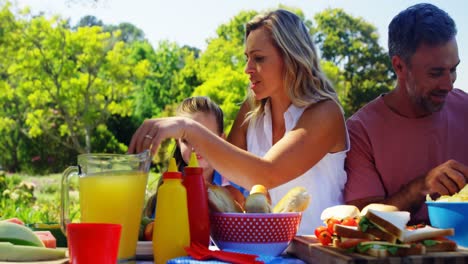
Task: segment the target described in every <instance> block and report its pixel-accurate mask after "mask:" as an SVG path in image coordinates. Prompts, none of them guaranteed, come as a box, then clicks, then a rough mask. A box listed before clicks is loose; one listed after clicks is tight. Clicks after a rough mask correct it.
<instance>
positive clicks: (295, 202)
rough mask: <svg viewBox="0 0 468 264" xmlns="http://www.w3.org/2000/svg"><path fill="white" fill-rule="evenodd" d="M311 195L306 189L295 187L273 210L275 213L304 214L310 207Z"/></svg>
mask: <svg viewBox="0 0 468 264" xmlns="http://www.w3.org/2000/svg"><path fill="white" fill-rule="evenodd" d="M309 203H310V195H309V194H308V193H307V190H306V189H305V188H304V187H294V188H292V189H291V190H289V192H288V193H286V195H285V196H283V198H281V200H280V201H279V202H278V203H277V204H276V206H275V207H274V208H273V213H287V212H302V211H304V210H305V209H307V207H308V206H309Z"/></svg>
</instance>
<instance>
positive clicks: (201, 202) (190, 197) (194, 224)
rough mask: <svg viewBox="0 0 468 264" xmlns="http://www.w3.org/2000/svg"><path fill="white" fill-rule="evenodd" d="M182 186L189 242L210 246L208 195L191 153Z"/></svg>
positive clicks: (194, 155) (193, 155)
mask: <svg viewBox="0 0 468 264" xmlns="http://www.w3.org/2000/svg"><path fill="white" fill-rule="evenodd" d="M184 174H185V178H184V185H185V188H186V189H187V206H188V215H189V225H190V242H191V243H193V242H197V243H200V244H201V245H204V246H206V247H208V246H209V244H210V216H209V211H208V194H207V190H206V186H205V179H204V178H203V169H202V168H200V167H198V161H197V156H196V154H195V152H192V155H191V156H190V162H189V164H188V166H186V167H185V168H184Z"/></svg>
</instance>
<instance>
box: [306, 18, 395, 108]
mask: <svg viewBox="0 0 468 264" xmlns="http://www.w3.org/2000/svg"><path fill="white" fill-rule="evenodd" d="M314 18H315V21H316V24H317V25H316V27H315V29H314V32H315V35H314V40H315V43H317V45H318V47H319V49H320V50H321V53H322V59H324V60H327V61H330V62H332V63H333V64H335V65H337V66H338V67H339V68H340V72H339V74H340V75H342V76H343V79H342V80H338V81H339V84H338V85H339V86H343V87H344V91H341V92H342V93H343V95H342V98H343V99H344V105H345V110H346V112H347V114H348V115H351V114H353V113H354V112H355V111H356V110H357V109H359V108H360V107H362V106H363V105H364V104H365V103H367V102H369V101H370V100H372V99H373V98H375V97H376V96H378V95H379V94H381V93H383V92H387V91H388V90H389V89H390V88H391V87H392V84H393V80H394V77H393V74H392V71H391V65H390V61H389V59H388V56H387V55H386V53H385V52H384V50H383V48H382V47H380V46H379V44H378V37H379V35H378V34H377V30H376V28H375V26H373V25H372V24H369V23H367V22H366V21H364V20H363V19H362V18H355V17H352V16H351V15H349V14H347V13H346V12H344V10H342V9H327V10H325V11H323V12H321V13H318V14H316V15H315V17H314ZM335 84H336V83H335Z"/></svg>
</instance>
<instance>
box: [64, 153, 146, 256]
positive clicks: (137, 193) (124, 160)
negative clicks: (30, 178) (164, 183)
mask: <svg viewBox="0 0 468 264" xmlns="http://www.w3.org/2000/svg"><path fill="white" fill-rule="evenodd" d="M149 164H150V154H149V151H146V152H143V153H141V154H138V155H117V154H83V155H79V156H78V166H76V167H70V168H68V169H67V170H66V171H65V172H64V175H63V177H62V217H61V221H62V226H64V225H66V223H68V222H69V219H68V195H69V194H68V192H69V186H68V180H69V179H70V178H71V177H72V176H75V175H78V176H79V201H80V211H81V222H83V223H115V224H121V225H122V233H121V237H120V243H119V253H118V258H119V260H129V259H133V258H134V257H135V252H136V246H137V241H138V231H139V227H140V221H141V215H142V210H143V205H144V198H145V189H146V183H147V179H148V171H149Z"/></svg>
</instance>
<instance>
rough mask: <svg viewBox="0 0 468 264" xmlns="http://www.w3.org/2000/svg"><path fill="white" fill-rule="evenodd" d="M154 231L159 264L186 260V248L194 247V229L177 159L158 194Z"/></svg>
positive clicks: (165, 174) (156, 256)
mask: <svg viewBox="0 0 468 264" xmlns="http://www.w3.org/2000/svg"><path fill="white" fill-rule="evenodd" d="M157 196H158V198H157V204H156V212H155V219H154V231H153V254H154V260H155V263H156V264H162V263H166V262H167V261H168V260H170V259H172V258H177V257H181V256H186V255H187V253H186V252H185V249H184V247H188V246H190V227H189V219H188V208H187V191H186V189H185V187H184V185H182V173H180V172H178V171H177V165H176V162H175V159H174V158H172V159H171V160H170V162H169V168H168V170H167V172H165V173H164V174H163V184H162V185H161V186H160V187H159V189H158V192H157Z"/></svg>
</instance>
